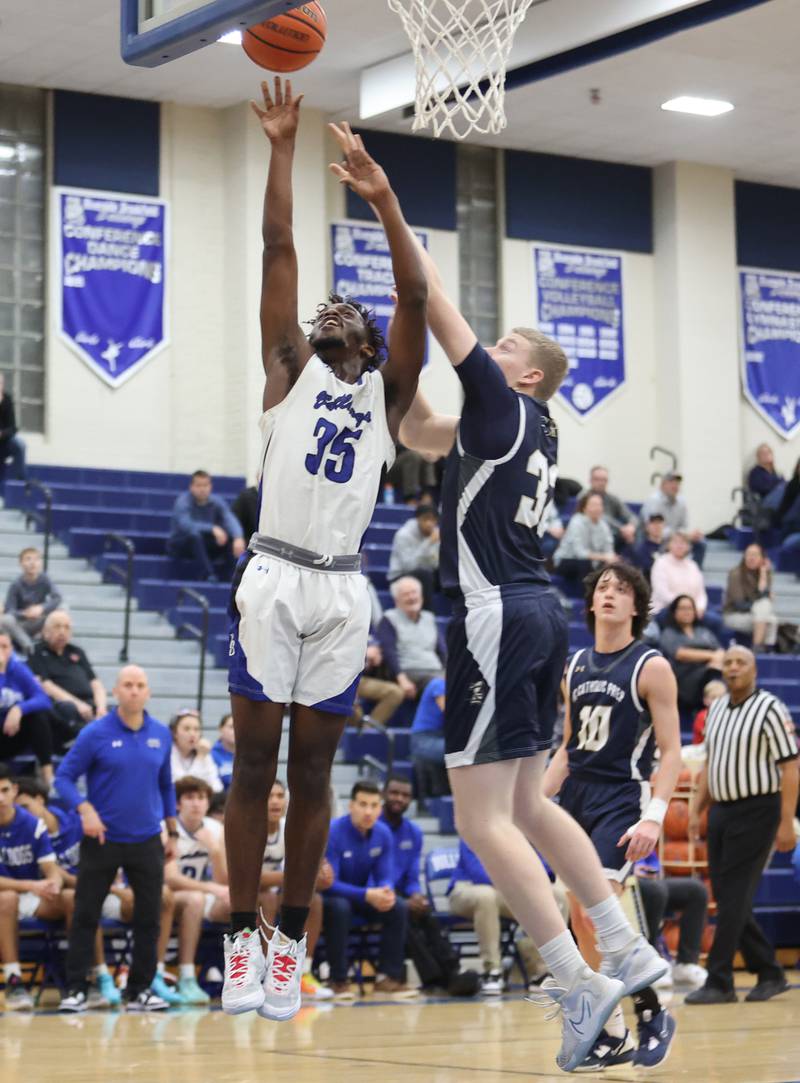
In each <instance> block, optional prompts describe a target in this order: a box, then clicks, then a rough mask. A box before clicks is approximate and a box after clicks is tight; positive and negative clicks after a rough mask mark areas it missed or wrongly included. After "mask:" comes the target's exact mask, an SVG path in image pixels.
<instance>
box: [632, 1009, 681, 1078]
mask: <svg viewBox="0 0 800 1083" xmlns="http://www.w3.org/2000/svg"><path fill="white" fill-rule="evenodd" d="M651 1014H652V1013H651V1012H649V1011H646V1012H642V1014H641V1015H640V1016H639V1048H638V1049H637V1050H636V1052H635V1053H634V1055H633V1063H634V1064H635V1065H636V1067H637V1068H658V1067H659V1065H661V1064H663V1063H664V1061H665V1060H666V1059H667V1057H668V1056H669V1051H670V1049H671V1048H672V1039H673V1038H674V1037H675V1029H676V1026H677V1024H676V1023H675V1020H674V1019H673V1018H672V1016H671V1015H670V1014H669V1012H668V1011H666V1010H665V1009H664V1008H662V1009H661V1011H660V1012H657V1013H656V1015H653V1016H652V1018H650V1017H651Z"/></svg>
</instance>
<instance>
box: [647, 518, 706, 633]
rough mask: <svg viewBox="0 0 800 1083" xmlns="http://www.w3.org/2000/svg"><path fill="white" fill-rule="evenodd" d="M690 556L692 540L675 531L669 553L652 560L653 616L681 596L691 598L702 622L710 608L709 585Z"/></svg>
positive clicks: (661, 554)
mask: <svg viewBox="0 0 800 1083" xmlns="http://www.w3.org/2000/svg"><path fill="white" fill-rule="evenodd" d="M691 553H692V547H691V544H690V542H689V536H688V535H687V534H685V533H684V532H683V531H682V530H676V531H674V532H673V533H672V534H671V535H670V538H669V541H668V542H667V549H666V552H664V553H660V554H659V555H658V556H657V557H656V558H655V559H654V560H653V567H652V569H651V570H650V585H651V587H652V599H651V602H652V607H653V612H654V613H660V612H661V611H662V609H666V608H667V606H669V605H670V604H671V603H672V602H673V601H674V600H675V599H676V598H677V597H678V595H679V594H688V596H689V597H690V598H691V599H692V601H693V602H694V606H695V609H696V610H697V615H698V617H699V619H700V620H702V619H703V617H704V616H705V613H706V609H707V608H708V595H707V594H706V584H705V581H704V579H703V573H702V572H701V571H700V567H699V565H698V564H697V562H696V561H695V560H694V559H693V558H692V556H691Z"/></svg>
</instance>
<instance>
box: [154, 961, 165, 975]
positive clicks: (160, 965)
mask: <svg viewBox="0 0 800 1083" xmlns="http://www.w3.org/2000/svg"><path fill="white" fill-rule="evenodd" d="M164 969H165V967H164V964H163V963H156V974H163V973H164Z"/></svg>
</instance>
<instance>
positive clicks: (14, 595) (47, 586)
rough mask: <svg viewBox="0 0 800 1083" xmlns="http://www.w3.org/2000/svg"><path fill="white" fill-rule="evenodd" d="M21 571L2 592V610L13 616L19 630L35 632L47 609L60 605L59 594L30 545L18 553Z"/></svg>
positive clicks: (39, 627) (39, 554) (31, 633)
mask: <svg viewBox="0 0 800 1083" xmlns="http://www.w3.org/2000/svg"><path fill="white" fill-rule="evenodd" d="M19 563H20V567H21V568H22V575H20V576H19V577H18V578H17V579H15V580H14V581H13V582H12V583H11V584H10V585H9V588H8V592H7V594H6V613H7V614H8V615H9V616H12V617H14V618H15V619H16V621H17V622H18V624H19V626H20V627H21V628H22V630H23V632H25V634H26V635H28V636H30V637H31V638H35V637H36V636H38V634H39V632H41V630H42V627H43V626H44V622H45V618H46V617H47V614H48V613H52V612H53V610H54V609H58V607H59V606H60V605H61V594H60V593H59V591H58V588H57V587H55V586H53V583H52V581H51V579H50V577H49V576H48V575H45V573H44V571H43V568H44V564H43V562H42V554H41V553H40V552H39V550H38V549H34V548H33V547H32V546H28V548H26V549H23V550H22V552H21V553H20V554H19Z"/></svg>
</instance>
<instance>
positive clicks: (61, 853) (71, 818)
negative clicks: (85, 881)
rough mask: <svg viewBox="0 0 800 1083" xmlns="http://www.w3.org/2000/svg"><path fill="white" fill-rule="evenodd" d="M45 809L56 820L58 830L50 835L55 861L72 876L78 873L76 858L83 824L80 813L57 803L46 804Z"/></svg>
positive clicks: (78, 852)
mask: <svg viewBox="0 0 800 1083" xmlns="http://www.w3.org/2000/svg"><path fill="white" fill-rule="evenodd" d="M47 811H48V812H50V813H52V815H53V816H55V818H56V819H57V820H58V831H57V833H56V834H55V835H51V836H50V841H51V842H52V844H53V851H54V852H55V855H56V861H57V862H58V863H59V865H60V866H61V868H62V869H63V870H64V872H69V873H71V874H72V875H73V876H77V875H78V858H79V856H80V848H81V839H82V838H83V824H82V823H81V817H80V813H78V812H76V811H75V810H74V809H70V810H69V811H67V810H66V809H63V808H60V807H59V806H58V805H48V806H47Z"/></svg>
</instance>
